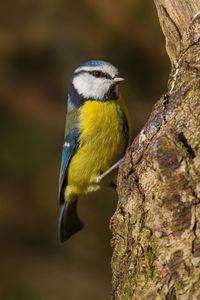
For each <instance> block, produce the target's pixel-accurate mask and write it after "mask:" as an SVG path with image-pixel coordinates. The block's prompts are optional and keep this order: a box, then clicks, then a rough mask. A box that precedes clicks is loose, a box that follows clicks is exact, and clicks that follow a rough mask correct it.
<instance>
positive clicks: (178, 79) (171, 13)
mask: <svg viewBox="0 0 200 300" xmlns="http://www.w3.org/2000/svg"><path fill="white" fill-rule="evenodd" d="M155 4H156V7H157V11H158V15H159V19H160V23H161V27H162V30H163V33H164V35H165V37H166V48H167V52H168V55H169V57H170V60H171V62H172V71H171V74H170V77H169V86H168V92H167V94H165V95H164V96H163V97H162V98H161V99H160V100H159V101H158V102H157V103H156V105H155V107H154V109H153V112H152V114H151V116H150V118H149V120H148V122H147V123H146V125H145V127H144V128H143V130H142V131H141V133H140V134H139V135H138V136H137V138H136V139H135V140H134V142H133V144H132V145H131V147H130V148H129V149H128V151H127V154H126V157H125V159H124V161H123V163H122V164H121V166H120V170H119V176H118V194H119V202H118V206H117V210H116V212H115V214H114V216H113V217H112V220H111V230H112V232H113V239H112V246H113V247H114V251H113V257H112V271H113V292H112V299H120V300H121V299H122V300H126V299H149V300H150V299H200V14H198V12H199V10H200V0H196V1H195V0H187V1H186V0H155Z"/></svg>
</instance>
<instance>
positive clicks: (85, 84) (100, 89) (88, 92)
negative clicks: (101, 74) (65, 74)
mask: <svg viewBox="0 0 200 300" xmlns="http://www.w3.org/2000/svg"><path fill="white" fill-rule="evenodd" d="M73 85H74V87H75V89H76V90H77V91H78V93H79V94H81V95H82V96H83V97H84V98H87V99H90V98H92V99H100V100H101V99H102V98H103V97H104V95H105V94H106V93H107V91H108V90H109V88H110V82H109V81H108V80H107V79H104V78H93V77H92V76H91V75H88V74H81V75H79V76H77V77H75V78H74V79H73Z"/></svg>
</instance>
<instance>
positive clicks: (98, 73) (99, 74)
mask: <svg viewBox="0 0 200 300" xmlns="http://www.w3.org/2000/svg"><path fill="white" fill-rule="evenodd" d="M92 75H93V76H95V77H102V75H103V74H102V72H100V71H93V72H92Z"/></svg>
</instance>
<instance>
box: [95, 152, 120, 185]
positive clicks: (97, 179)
mask: <svg viewBox="0 0 200 300" xmlns="http://www.w3.org/2000/svg"><path fill="white" fill-rule="evenodd" d="M122 159H123V157H122V158H121V159H119V160H118V161H117V162H116V163H115V164H114V165H112V167H110V168H109V169H108V170H106V171H105V172H104V173H103V174H101V175H100V176H98V177H97V178H96V180H95V181H93V183H100V182H101V180H102V179H103V178H104V177H105V176H107V175H108V174H109V173H110V172H112V171H113V170H115V169H117V168H118V167H119V165H120V163H121V161H122Z"/></svg>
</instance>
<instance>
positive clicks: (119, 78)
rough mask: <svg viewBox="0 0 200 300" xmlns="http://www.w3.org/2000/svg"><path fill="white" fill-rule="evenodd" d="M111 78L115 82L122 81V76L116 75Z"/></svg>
mask: <svg viewBox="0 0 200 300" xmlns="http://www.w3.org/2000/svg"><path fill="white" fill-rule="evenodd" d="M113 80H114V82H115V83H120V82H122V81H124V78H122V77H118V76H116V77H115V78H114V79H113Z"/></svg>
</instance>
